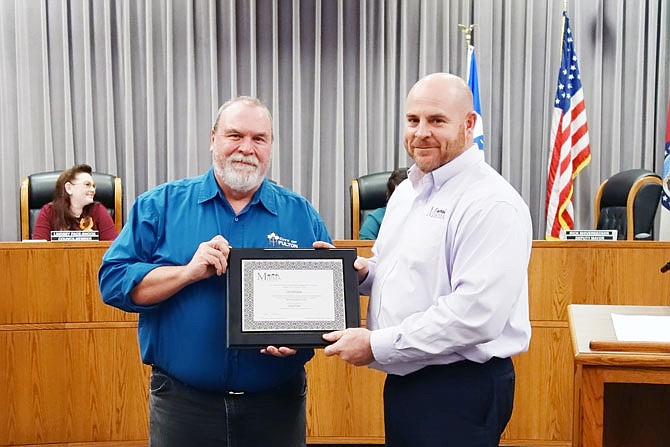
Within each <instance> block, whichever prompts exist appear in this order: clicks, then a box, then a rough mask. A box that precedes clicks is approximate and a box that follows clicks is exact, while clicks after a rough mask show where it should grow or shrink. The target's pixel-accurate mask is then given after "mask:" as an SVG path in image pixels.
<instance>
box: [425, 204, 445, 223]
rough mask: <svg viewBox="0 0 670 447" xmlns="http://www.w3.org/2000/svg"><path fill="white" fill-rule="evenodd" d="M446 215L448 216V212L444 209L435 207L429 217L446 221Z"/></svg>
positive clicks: (431, 209)
mask: <svg viewBox="0 0 670 447" xmlns="http://www.w3.org/2000/svg"><path fill="white" fill-rule="evenodd" d="M445 214H447V212H446V211H445V210H444V208H435V207H434V206H433V207H431V208H430V212H429V213H428V217H432V218H433V219H442V220H444V216H445Z"/></svg>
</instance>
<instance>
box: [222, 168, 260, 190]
mask: <svg viewBox="0 0 670 447" xmlns="http://www.w3.org/2000/svg"><path fill="white" fill-rule="evenodd" d="M214 170H215V171H216V174H217V176H219V177H220V178H221V179H222V180H223V183H225V184H226V185H228V187H230V188H231V189H233V190H235V191H238V192H249V191H253V190H254V189H256V188H257V187H258V186H259V185H260V184H261V183H263V179H264V178H265V172H263V171H262V170H261V169H260V167H258V168H256V169H254V170H253V171H247V172H242V171H239V170H237V169H235V168H234V167H233V166H232V165H231V164H230V163H228V162H227V163H226V164H225V165H224V166H223V168H221V167H219V166H215V168H214Z"/></svg>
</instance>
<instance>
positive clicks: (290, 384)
mask: <svg viewBox="0 0 670 447" xmlns="http://www.w3.org/2000/svg"><path fill="white" fill-rule="evenodd" d="M271 148H272V118H271V116H270V112H269V111H268V109H267V108H266V107H265V106H264V105H263V104H262V103H261V102H260V101H259V100H257V99H255V98H250V97H238V98H235V99H232V100H230V101H228V102H226V103H225V104H224V105H223V106H222V107H221V108H220V109H219V112H218V114H217V117H216V119H215V122H214V126H213V128H212V132H211V144H210V147H209V150H210V152H211V154H212V167H211V168H210V169H209V171H208V172H207V173H205V174H203V175H201V176H198V177H193V178H187V179H182V180H177V181H174V182H169V183H166V184H163V185H160V186H158V187H156V188H154V189H152V190H150V191H148V192H146V193H144V194H142V195H140V196H139V197H138V198H137V200H136V201H135V203H134V205H133V207H132V209H131V210H130V213H129V215H128V221H127V222H126V225H125V226H124V228H123V230H122V231H121V233H120V234H119V236H118V237H117V239H116V240H115V241H114V243H112V245H111V247H110V248H109V250H108V251H107V252H106V253H105V255H104V257H103V262H102V266H101V267H100V271H99V285H100V291H101V294H102V298H103V300H104V302H105V303H107V304H109V305H111V306H114V307H117V308H119V309H122V310H124V311H126V312H137V313H139V325H138V332H139V344H140V351H141V354H142V361H143V362H144V363H146V364H147V365H151V367H152V374H151V383H150V390H149V409H150V427H149V443H150V444H149V445H150V446H151V447H177V446H185V445H197V446H230V447H237V446H239V447H243V446H255V445H272V446H287V447H295V446H304V445H305V395H306V382H305V370H304V364H305V363H306V362H307V361H308V360H309V359H310V358H312V356H313V355H314V352H313V350H311V349H299V350H296V349H292V348H288V347H275V346H268V347H266V348H264V349H261V350H259V351H256V350H238V349H229V348H227V347H226V341H225V340H226V270H227V267H228V263H227V259H228V254H229V252H230V247H231V246H233V247H254V248H264V247H278V248H280V247H283V248H305V247H312V246H313V243H314V242H315V241H326V242H330V241H331V239H330V236H329V234H328V230H327V229H326V226H325V225H324V223H323V221H322V219H321V217H320V216H319V214H318V213H317V212H316V210H315V209H314V208H313V207H312V205H311V204H310V203H309V202H308V201H307V200H306V199H305V198H303V197H301V196H299V195H298V194H295V193H294V192H292V191H289V190H287V189H284V188H282V187H280V186H278V185H276V184H274V183H272V182H270V181H269V180H267V179H266V177H265V176H266V173H267V171H268V166H269V163H270V155H271Z"/></svg>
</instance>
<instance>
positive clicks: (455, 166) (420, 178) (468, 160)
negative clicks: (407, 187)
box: [408, 144, 484, 189]
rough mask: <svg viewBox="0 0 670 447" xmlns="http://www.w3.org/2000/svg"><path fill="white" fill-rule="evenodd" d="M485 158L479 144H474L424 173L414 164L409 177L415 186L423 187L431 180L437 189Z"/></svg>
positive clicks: (409, 171)
mask: <svg viewBox="0 0 670 447" xmlns="http://www.w3.org/2000/svg"><path fill="white" fill-rule="evenodd" d="M483 160H484V158H483V157H482V154H481V149H479V146H477V144H473V145H472V146H470V148H469V149H467V150H466V151H465V152H463V153H462V154H460V155H459V156H458V157H456V158H454V159H453V160H451V161H450V162H449V163H445V164H443V165H442V166H440V167H439V168H437V169H435V170H433V171H431V172H429V173H427V174H424V173H423V172H421V170H420V169H419V168H418V167H417V166H416V164H413V165H412V166H411V167H410V168H409V170H408V177H409V179H410V180H411V181H412V184H413V185H414V187H415V188H421V186H420V185H422V184H425V182H431V183H432V184H433V185H434V187H435V188H436V189H440V188H441V187H442V186H443V185H444V184H445V183H446V182H447V181H449V180H450V179H452V178H453V177H455V176H456V175H457V174H458V173H460V172H462V171H465V170H467V169H468V168H469V167H471V166H473V165H476V164H478V163H481V162H482V161H483Z"/></svg>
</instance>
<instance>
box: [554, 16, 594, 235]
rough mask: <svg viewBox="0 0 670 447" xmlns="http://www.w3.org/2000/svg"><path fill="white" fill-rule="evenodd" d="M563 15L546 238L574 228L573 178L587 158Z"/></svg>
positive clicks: (570, 43)
mask: <svg viewBox="0 0 670 447" xmlns="http://www.w3.org/2000/svg"><path fill="white" fill-rule="evenodd" d="M563 19H564V25H563V51H562V54H563V56H562V58H561V68H560V70H559V71H558V86H557V88H556V98H555V100H554V114H553V117H552V121H551V153H550V155H549V171H548V175H547V226H546V231H545V238H546V239H558V238H559V236H560V232H561V229H566V230H568V229H574V227H575V224H574V210H573V207H572V195H573V194H572V193H573V180H574V179H575V177H576V176H577V174H578V173H579V171H581V170H582V169H583V168H584V167H585V166H586V165H587V164H588V163H589V162H590V161H591V146H590V145H589V133H588V124H587V122H586V108H585V106H584V95H583V92H582V81H581V79H580V77H579V67H578V66H577V55H576V54H575V45H574V41H573V38H572V30H571V29H570V21H569V20H568V14H567V12H565V11H564V12H563Z"/></svg>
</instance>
